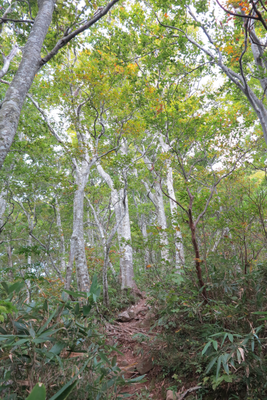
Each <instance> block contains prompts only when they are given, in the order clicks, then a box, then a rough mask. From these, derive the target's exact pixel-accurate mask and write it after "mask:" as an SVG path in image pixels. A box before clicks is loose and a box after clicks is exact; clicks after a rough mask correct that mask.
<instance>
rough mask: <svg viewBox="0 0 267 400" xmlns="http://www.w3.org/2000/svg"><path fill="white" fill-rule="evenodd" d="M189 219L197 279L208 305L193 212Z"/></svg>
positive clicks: (189, 213) (190, 213)
mask: <svg viewBox="0 0 267 400" xmlns="http://www.w3.org/2000/svg"><path fill="white" fill-rule="evenodd" d="M188 218H189V227H190V231H191V240H192V244H193V247H194V252H195V266H196V272H197V278H198V283H199V287H200V289H201V290H202V292H201V294H202V296H203V298H204V303H205V304H206V303H207V302H208V298H207V292H206V287H205V284H204V281H203V278H202V270H201V266H200V264H201V259H200V251H199V247H198V243H197V238H196V226H195V224H194V221H193V215H192V210H191V209H189V210H188Z"/></svg>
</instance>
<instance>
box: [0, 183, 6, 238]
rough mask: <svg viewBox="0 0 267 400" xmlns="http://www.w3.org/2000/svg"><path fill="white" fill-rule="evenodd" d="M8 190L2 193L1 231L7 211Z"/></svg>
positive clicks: (0, 201)
mask: <svg viewBox="0 0 267 400" xmlns="http://www.w3.org/2000/svg"><path fill="white" fill-rule="evenodd" d="M6 195H7V191H6V190H3V191H2V192H1V194H0V233H1V228H2V227H3V225H4V213H5V211H6V206H7V201H6Z"/></svg>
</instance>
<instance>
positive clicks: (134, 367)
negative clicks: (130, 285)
mask: <svg viewBox="0 0 267 400" xmlns="http://www.w3.org/2000/svg"><path fill="white" fill-rule="evenodd" d="M125 312H126V313H127V314H128V315H129V316H130V320H127V316H126V318H125ZM123 320H124V321H123ZM154 324H155V316H154V315H153V313H152V312H151V310H150V308H149V306H148V304H147V300H146V299H145V298H144V299H141V300H140V301H139V302H138V303H137V304H135V305H133V306H131V307H129V308H128V309H127V310H125V311H124V312H123V313H120V314H119V315H118V318H117V321H115V322H114V323H113V324H107V325H106V329H107V332H106V334H107V336H108V337H109V339H108V341H109V344H111V345H113V346H114V345H117V347H118V350H119V351H120V352H121V353H122V354H117V365H118V367H119V368H120V369H121V371H122V374H123V375H124V377H125V379H133V378H136V377H138V376H140V375H146V376H145V378H144V381H143V382H140V383H135V384H132V385H130V386H129V385H127V386H126V387H123V388H122V389H121V392H124V393H129V394H131V397H130V398H132V399H140V400H144V399H155V400H156V399H157V400H164V399H166V388H165V387H164V386H165V385H167V384H168V382H165V380H163V381H162V380H161V381H159V374H160V368H159V367H158V366H157V365H154V363H153V359H154V358H153V352H154V351H155V350H156V348H155V347H156V346H158V345H159V343H158V341H157V345H156V344H155V343H154V342H155V339H156V335H157V333H158V332H157V328H156V327H153V325H154ZM152 349H153V350H152Z"/></svg>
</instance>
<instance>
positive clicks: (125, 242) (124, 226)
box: [97, 163, 135, 289]
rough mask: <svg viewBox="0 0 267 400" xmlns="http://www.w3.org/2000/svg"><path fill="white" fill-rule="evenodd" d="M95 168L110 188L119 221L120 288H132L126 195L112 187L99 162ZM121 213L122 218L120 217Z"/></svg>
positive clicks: (111, 182)
mask: <svg viewBox="0 0 267 400" xmlns="http://www.w3.org/2000/svg"><path fill="white" fill-rule="evenodd" d="M97 170H98V173H99V175H100V176H101V177H102V178H103V179H104V180H105V182H106V183H107V185H108V186H109V188H110V189H111V202H112V206H113V208H114V211H115V216H116V222H118V221H121V222H120V224H119V225H118V227H117V233H118V239H119V246H120V272H121V288H122V289H125V288H134V287H135V282H134V272H133V252H132V246H131V226H130V218H129V208H128V196H127V193H125V190H124V189H120V190H117V189H115V188H114V184H113V180H112V179H111V176H110V175H109V174H108V173H107V172H105V171H104V169H103V167H102V166H101V165H100V164H99V163H98V164H97ZM123 215H124V218H123V219H122V217H123Z"/></svg>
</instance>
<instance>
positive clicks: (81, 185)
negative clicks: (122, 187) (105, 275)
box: [66, 157, 91, 292]
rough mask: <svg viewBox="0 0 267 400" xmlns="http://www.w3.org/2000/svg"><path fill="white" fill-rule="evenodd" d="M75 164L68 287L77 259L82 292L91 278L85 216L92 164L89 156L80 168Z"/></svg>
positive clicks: (87, 290)
mask: <svg viewBox="0 0 267 400" xmlns="http://www.w3.org/2000/svg"><path fill="white" fill-rule="evenodd" d="M74 165H75V168H76V171H75V174H76V177H75V184H76V191H75V194H74V201H73V228H72V235H71V240H70V257H69V265H68V267H67V276H66V289H69V287H70V283H71V272H72V268H73V262H74V260H75V266H76V276H77V287H78V290H79V291H82V292H89V288H90V280H89V274H88V269H87V261H86V255H85V244H84V228H83V217H84V189H85V186H86V184H87V181H88V177H89V172H90V167H91V165H90V163H89V162H88V160H87V157H86V159H84V160H83V161H82V165H81V167H80V168H79V167H78V165H77V163H75V164H74Z"/></svg>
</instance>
